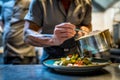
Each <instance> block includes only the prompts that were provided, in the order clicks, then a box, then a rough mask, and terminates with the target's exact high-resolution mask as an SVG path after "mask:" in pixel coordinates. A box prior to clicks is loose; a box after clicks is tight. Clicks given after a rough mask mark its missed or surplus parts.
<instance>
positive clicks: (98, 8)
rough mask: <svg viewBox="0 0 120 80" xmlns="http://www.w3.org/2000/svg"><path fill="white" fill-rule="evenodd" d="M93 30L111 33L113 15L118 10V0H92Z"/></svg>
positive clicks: (119, 2) (119, 0) (119, 3)
mask: <svg viewBox="0 0 120 80" xmlns="http://www.w3.org/2000/svg"><path fill="white" fill-rule="evenodd" d="M92 5H93V12H92V24H93V30H104V29H109V30H110V31H111V32H112V31H113V20H114V15H115V13H116V11H117V10H118V8H120V0H92Z"/></svg>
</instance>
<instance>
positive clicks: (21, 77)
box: [0, 64, 120, 80]
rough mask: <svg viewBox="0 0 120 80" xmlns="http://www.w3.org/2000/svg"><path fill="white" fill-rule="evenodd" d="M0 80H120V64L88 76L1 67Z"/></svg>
mask: <svg viewBox="0 0 120 80" xmlns="http://www.w3.org/2000/svg"><path fill="white" fill-rule="evenodd" d="M0 80H120V64H111V65H108V66H106V67H104V68H103V69H101V70H99V71H96V72H92V73H86V74H84V75H83V74H62V73H57V72H54V71H53V70H51V69H48V68H46V67H44V66H43V65H40V64H39V65H0Z"/></svg>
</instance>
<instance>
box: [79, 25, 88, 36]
mask: <svg viewBox="0 0 120 80" xmlns="http://www.w3.org/2000/svg"><path fill="white" fill-rule="evenodd" d="M80 30H81V31H79V32H78V36H79V37H81V36H84V35H87V34H88V33H89V32H90V30H89V28H87V27H86V26H82V27H81V28H80Z"/></svg>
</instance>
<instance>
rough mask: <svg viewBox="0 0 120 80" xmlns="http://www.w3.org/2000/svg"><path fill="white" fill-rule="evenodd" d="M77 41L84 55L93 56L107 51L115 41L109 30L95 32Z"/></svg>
mask: <svg viewBox="0 0 120 80" xmlns="http://www.w3.org/2000/svg"><path fill="white" fill-rule="evenodd" d="M76 41H77V42H78V45H79V48H80V51H81V52H82V53H86V52H89V53H92V54H96V53H99V52H104V51H107V50H109V49H110V48H111V47H112V44H113V39H112V37H111V34H110V32H109V30H108V29H106V30H103V31H93V32H91V33H90V34H88V35H85V36H83V37H80V38H77V39H76Z"/></svg>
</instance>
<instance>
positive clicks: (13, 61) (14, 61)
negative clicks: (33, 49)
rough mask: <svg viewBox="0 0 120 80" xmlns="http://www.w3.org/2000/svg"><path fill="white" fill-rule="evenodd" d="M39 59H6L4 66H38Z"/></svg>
mask: <svg viewBox="0 0 120 80" xmlns="http://www.w3.org/2000/svg"><path fill="white" fill-rule="evenodd" d="M38 63H39V60H38V58H37V57H24V58H20V57H4V64H38Z"/></svg>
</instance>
